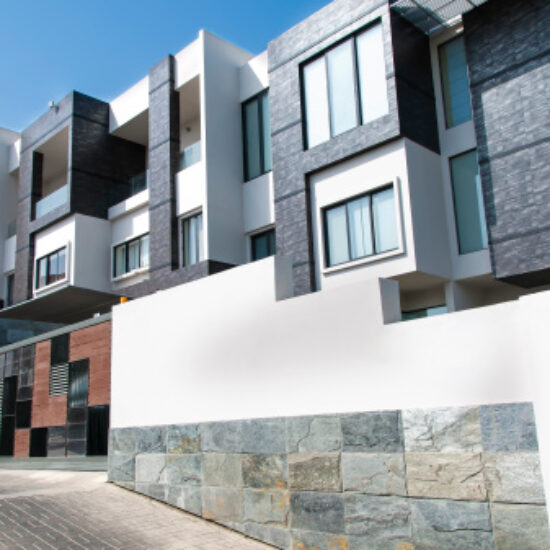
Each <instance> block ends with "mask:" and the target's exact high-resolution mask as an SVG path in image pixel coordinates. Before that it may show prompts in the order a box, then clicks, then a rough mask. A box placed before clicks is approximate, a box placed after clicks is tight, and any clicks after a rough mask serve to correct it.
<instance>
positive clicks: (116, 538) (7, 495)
mask: <svg viewBox="0 0 550 550" xmlns="http://www.w3.org/2000/svg"><path fill="white" fill-rule="evenodd" d="M106 479H107V476H106V474H105V473H98V472H66V471H32V470H31V471H28V470H27V471H22V470H0V549H2V550H3V549H10V550H11V549H20V548H23V549H25V550H51V549H55V550H69V549H71V550H73V549H74V550H77V549H78V550H82V549H83V548H84V549H87V550H88V549H93V550H97V549H105V550H112V549H122V548H124V549H128V550H130V549H132V550H139V549H155V550H156V549H165V548H166V549H173V550H176V549H177V550H269V549H272V548H273V547H271V546H268V545H265V544H262V543H259V542H257V541H254V540H251V539H249V538H246V537H244V536H242V535H240V534H238V533H234V532H233V531H230V530H229V529H225V528H224V527H221V526H219V525H215V524H213V523H211V522H208V521H206V520H203V519H200V518H197V517H195V516H192V515H190V514H186V513H185V512H182V511H180V510H177V509H175V508H172V507H170V506H167V505H165V504H162V503H160V502H156V501H154V500H151V499H149V498H147V497H144V496H141V495H137V494H135V493H132V492H130V491H126V490H124V489H121V488H119V487H116V486H114V485H111V484H109V483H106Z"/></svg>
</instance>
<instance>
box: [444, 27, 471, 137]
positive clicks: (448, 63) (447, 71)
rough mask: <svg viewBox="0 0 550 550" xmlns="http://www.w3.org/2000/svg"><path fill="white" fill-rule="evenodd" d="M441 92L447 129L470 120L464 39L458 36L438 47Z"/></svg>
mask: <svg viewBox="0 0 550 550" xmlns="http://www.w3.org/2000/svg"><path fill="white" fill-rule="evenodd" d="M439 67H440V71H441V90H442V93H443V106H444V109H445V121H446V124H447V128H453V127H454V126H458V125H459V124H462V123H463V122H467V121H468V120H471V118H472V108H471V105H470V87H469V84H468V66H467V65H466V51H465V49H464V38H463V37H462V36H459V37H458V38H454V39H453V40H450V41H449V42H446V43H445V44H443V45H441V46H440V47H439Z"/></svg>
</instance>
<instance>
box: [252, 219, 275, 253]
mask: <svg viewBox="0 0 550 550" xmlns="http://www.w3.org/2000/svg"><path fill="white" fill-rule="evenodd" d="M271 231H273V238H274V245H275V249H274V251H273V254H270V255H269V256H275V255H276V254H277V232H276V229H275V225H273V224H271V225H266V226H264V227H262V228H260V229H256V230H254V231H253V232H252V233H249V234H248V237H249V242H250V261H251V262H255V261H257V260H258V259H260V258H254V239H256V238H258V237H261V236H262V235H265V234H266V233H270V232H271ZM269 256H267V257H269Z"/></svg>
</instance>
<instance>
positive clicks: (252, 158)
mask: <svg viewBox="0 0 550 550" xmlns="http://www.w3.org/2000/svg"><path fill="white" fill-rule="evenodd" d="M244 118H245V125H246V127H245V135H246V143H245V146H246V176H247V180H251V179H254V178H257V177H258V176H259V175H260V174H261V173H262V165H261V149H260V111H259V109H258V102H257V101H251V102H250V103H247V104H246V105H245V107H244Z"/></svg>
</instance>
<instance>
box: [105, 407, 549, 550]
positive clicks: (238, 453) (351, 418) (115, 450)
mask: <svg viewBox="0 0 550 550" xmlns="http://www.w3.org/2000/svg"><path fill="white" fill-rule="evenodd" d="M109 479H110V480H111V481H113V482H115V483H117V484H119V485H122V486H124V487H126V488H128V489H132V490H135V491H137V492H139V493H142V494H145V495H148V496H150V497H152V498H155V499H158V500H161V501H164V502H168V503H170V504H172V505H174V506H177V507H179V508H182V509H184V510H186V511H188V512H191V513H193V514H196V515H198V516H202V517H204V518H207V519H211V520H214V521H217V522H218V523H222V524H224V525H226V526H228V527H230V528H232V529H235V530H237V531H241V532H243V533H245V534H247V535H249V536H251V537H254V538H257V539H260V540H263V541H265V542H268V543H270V544H272V545H274V546H275V547H277V548H282V549H284V550H291V549H292V550H295V549H300V548H302V549H303V548H318V549H319V550H329V549H336V548H341V549H349V550H365V549H367V548H368V549H369V550H370V549H373V550H389V549H396V550H412V549H414V548H418V549H420V548H423V549H428V548H430V549H438V550H451V549H452V550H456V549H461V550H497V549H504V548H510V549H512V548H514V549H515V548H517V549H518V550H519V548H520V547H521V548H525V549H527V548H530V549H531V548H532V549H533V550H534V549H535V548H536V549H539V548H540V549H541V550H542V549H543V548H549V547H550V546H549V545H550V538H549V530H548V518H547V512H546V501H545V496H544V488H543V487H544V486H543V481H542V477H541V473H540V462H539V454H538V444H537V437H536V425H535V418H534V414H533V407H532V405H531V404H530V403H510V404H504V405H485V406H479V407H453V408H440V409H408V410H397V411H377V412H360V413H353V414H332V415H323V416H303V417H290V418H267V419H249V420H238V421H229V422H208V423H201V424H184V425H168V426H148V427H130V428H120V429H112V430H111V431H110V441H109Z"/></svg>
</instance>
